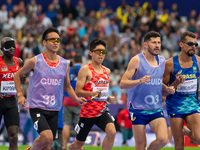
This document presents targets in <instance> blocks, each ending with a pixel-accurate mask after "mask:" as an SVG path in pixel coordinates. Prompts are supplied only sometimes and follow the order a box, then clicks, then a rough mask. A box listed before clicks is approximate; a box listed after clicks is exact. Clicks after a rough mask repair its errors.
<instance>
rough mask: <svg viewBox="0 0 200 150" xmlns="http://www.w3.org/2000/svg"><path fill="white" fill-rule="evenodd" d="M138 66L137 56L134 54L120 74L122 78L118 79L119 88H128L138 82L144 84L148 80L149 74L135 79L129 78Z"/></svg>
mask: <svg viewBox="0 0 200 150" xmlns="http://www.w3.org/2000/svg"><path fill="white" fill-rule="evenodd" d="M138 66H139V58H138V56H135V57H133V58H132V59H131V60H130V62H129V64H128V67H127V69H126V72H125V73H124V75H123V76H122V79H121V81H120V88H122V89H130V88H133V87H135V86H137V85H139V84H144V83H148V82H149V80H150V77H151V76H144V77H143V78H140V79H137V80H131V78H132V77H133V76H134V75H135V73H136V71H137V68H138Z"/></svg>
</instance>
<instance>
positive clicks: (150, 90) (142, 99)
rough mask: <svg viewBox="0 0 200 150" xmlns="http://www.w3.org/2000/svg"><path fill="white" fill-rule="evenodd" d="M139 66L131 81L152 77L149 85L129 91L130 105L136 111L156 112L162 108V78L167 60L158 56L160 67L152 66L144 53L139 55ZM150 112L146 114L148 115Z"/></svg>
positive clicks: (142, 85)
mask: <svg viewBox="0 0 200 150" xmlns="http://www.w3.org/2000/svg"><path fill="white" fill-rule="evenodd" d="M137 56H138V58H139V66H138V69H137V72H136V73H135V75H134V76H133V77H132V78H131V80H137V79H140V78H142V77H144V76H145V75H151V78H150V80H149V82H148V83H145V84H140V85H138V86H135V87H133V88H130V89H128V90H127V95H128V104H129V105H130V104H131V105H132V106H133V108H134V109H135V110H140V111H143V110H148V111H149V110H152V111H153V113H155V110H159V109H160V108H162V76H163V73H164V69H165V59H164V57H162V56H159V55H158V56H156V59H157V61H158V66H157V67H153V66H151V65H150V64H149V63H148V62H147V60H146V58H145V57H144V54H143V53H140V54H138V55H137ZM148 111H146V112H145V114H146V113H147V114H148Z"/></svg>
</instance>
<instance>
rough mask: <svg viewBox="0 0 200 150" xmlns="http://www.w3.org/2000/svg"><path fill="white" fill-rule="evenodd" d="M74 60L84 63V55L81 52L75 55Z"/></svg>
mask: <svg viewBox="0 0 200 150" xmlns="http://www.w3.org/2000/svg"><path fill="white" fill-rule="evenodd" d="M74 62H75V63H82V56H81V55H80V54H76V55H74Z"/></svg>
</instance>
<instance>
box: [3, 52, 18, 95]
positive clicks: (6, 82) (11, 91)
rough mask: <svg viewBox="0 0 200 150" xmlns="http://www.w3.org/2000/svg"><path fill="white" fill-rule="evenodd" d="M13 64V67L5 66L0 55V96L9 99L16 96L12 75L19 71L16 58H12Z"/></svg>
mask: <svg viewBox="0 0 200 150" xmlns="http://www.w3.org/2000/svg"><path fill="white" fill-rule="evenodd" d="M13 60H14V62H15V65H14V66H7V65H6V63H5V62H4V61H3V58H2V56H1V55H0V82H1V94H3V95H5V97H11V96H12V95H16V94H17V92H16V89H15V84H14V79H13V78H14V74H15V73H16V72H17V71H18V70H19V69H20V67H19V61H18V59H17V57H15V56H13Z"/></svg>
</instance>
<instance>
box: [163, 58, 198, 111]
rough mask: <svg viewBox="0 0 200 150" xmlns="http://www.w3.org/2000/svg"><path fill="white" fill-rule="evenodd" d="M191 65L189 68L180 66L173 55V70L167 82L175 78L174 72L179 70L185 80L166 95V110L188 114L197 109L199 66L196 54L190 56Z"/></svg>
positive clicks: (171, 81)
mask: <svg viewBox="0 0 200 150" xmlns="http://www.w3.org/2000/svg"><path fill="white" fill-rule="evenodd" d="M192 60H193V65H192V67H190V68H182V67H181V66H180V64H179V60H178V56H174V57H173V63H174V70H173V76H172V78H171V79H170V82H169V84H172V83H173V82H174V81H175V80H176V74H177V73H178V72H179V73H181V75H183V76H184V78H185V81H184V83H182V84H181V85H180V87H179V86H178V87H179V88H178V90H177V91H176V92H175V93H174V94H172V95H168V96H167V99H166V107H167V112H168V113H170V114H176V113H179V114H188V113H191V112H193V111H196V110H198V109H199V100H198V96H197V91H198V77H199V67H198V63H197V59H196V56H195V55H194V56H193V57H192Z"/></svg>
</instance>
